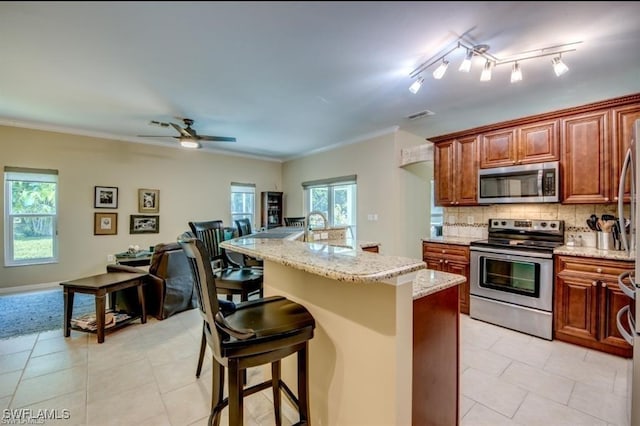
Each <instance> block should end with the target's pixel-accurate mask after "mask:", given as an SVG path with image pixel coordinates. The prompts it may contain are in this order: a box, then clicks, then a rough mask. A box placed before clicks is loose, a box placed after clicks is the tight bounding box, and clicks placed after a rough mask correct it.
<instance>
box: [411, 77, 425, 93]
mask: <svg viewBox="0 0 640 426" xmlns="http://www.w3.org/2000/svg"><path fill="white" fill-rule="evenodd" d="M422 83H424V78H422V77H419V78H418V79H417V80H416V81H414V82H413V83H412V84H411V86H409V91H410V92H411V93H413V94H414V95H415V94H416V93H418V92H419V91H420V88H421V87H422Z"/></svg>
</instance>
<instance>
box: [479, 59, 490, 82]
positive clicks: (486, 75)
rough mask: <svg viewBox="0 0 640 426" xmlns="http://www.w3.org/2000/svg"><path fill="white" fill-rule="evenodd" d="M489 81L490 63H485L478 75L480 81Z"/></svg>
mask: <svg viewBox="0 0 640 426" xmlns="http://www.w3.org/2000/svg"><path fill="white" fill-rule="evenodd" d="M489 80H491V62H489V61H487V62H486V63H485V64H484V68H483V69H482V74H480V81H489Z"/></svg>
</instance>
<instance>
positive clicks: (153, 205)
mask: <svg viewBox="0 0 640 426" xmlns="http://www.w3.org/2000/svg"><path fill="white" fill-rule="evenodd" d="M159 211H160V190H159V189H138V213H158V212H159Z"/></svg>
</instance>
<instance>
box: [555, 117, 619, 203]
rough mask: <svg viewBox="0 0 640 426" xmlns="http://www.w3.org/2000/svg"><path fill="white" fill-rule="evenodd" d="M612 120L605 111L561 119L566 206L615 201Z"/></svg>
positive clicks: (563, 181)
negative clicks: (611, 140)
mask: <svg viewBox="0 0 640 426" xmlns="http://www.w3.org/2000/svg"><path fill="white" fill-rule="evenodd" d="M609 117H610V111H609V110H602V111H596V112H589V113H585V114H579V115H576V116H573V117H567V118H563V119H561V120H560V126H561V129H562V135H561V138H560V144H561V150H562V154H561V157H562V159H561V162H562V163H561V164H562V169H563V170H562V171H563V173H562V177H563V179H562V188H563V201H562V203H563V204H595V203H610V202H613V201H612V198H611V170H610V166H611V147H610V137H609V120H610V118H609ZM614 186H615V185H614Z"/></svg>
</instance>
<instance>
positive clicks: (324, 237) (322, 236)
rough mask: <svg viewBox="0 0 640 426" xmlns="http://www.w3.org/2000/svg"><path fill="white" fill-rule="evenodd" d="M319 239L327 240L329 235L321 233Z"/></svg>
mask: <svg viewBox="0 0 640 426" xmlns="http://www.w3.org/2000/svg"><path fill="white" fill-rule="evenodd" d="M320 239H321V240H328V239H329V233H328V232H321V233H320Z"/></svg>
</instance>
